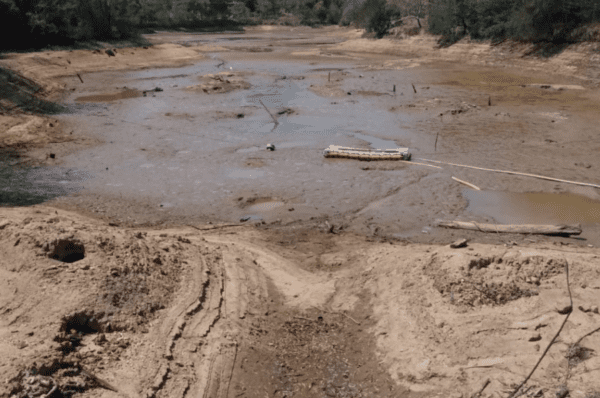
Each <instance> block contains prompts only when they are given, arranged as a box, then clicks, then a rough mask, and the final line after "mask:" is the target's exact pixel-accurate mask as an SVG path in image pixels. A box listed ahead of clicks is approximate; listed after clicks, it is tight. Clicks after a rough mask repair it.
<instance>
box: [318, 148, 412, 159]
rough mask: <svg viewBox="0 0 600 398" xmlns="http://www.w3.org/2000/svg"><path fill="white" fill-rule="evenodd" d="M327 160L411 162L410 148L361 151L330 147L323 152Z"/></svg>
mask: <svg viewBox="0 0 600 398" xmlns="http://www.w3.org/2000/svg"><path fill="white" fill-rule="evenodd" d="M323 156H325V157H326V158H347V159H358V160H410V157H411V154H410V152H408V148H397V149H361V148H348V147H342V146H338V145H329V148H327V149H325V150H324V151H323Z"/></svg>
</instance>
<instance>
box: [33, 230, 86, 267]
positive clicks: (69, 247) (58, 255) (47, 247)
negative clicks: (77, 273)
mask: <svg viewBox="0 0 600 398" xmlns="http://www.w3.org/2000/svg"><path fill="white" fill-rule="evenodd" d="M42 250H43V251H45V252H47V253H48V254H47V255H48V257H49V258H52V259H55V260H58V261H62V262H63V263H74V262H76V261H79V260H82V259H84V258H85V247H84V245H83V242H81V241H80V240H79V239H76V238H74V237H73V236H65V237H60V238H56V239H54V240H52V241H50V242H47V243H45V244H44V245H43V246H42Z"/></svg>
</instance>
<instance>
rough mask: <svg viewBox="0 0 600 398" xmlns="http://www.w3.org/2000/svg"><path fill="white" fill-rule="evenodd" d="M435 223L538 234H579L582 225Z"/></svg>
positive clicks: (487, 230) (486, 230)
mask: <svg viewBox="0 0 600 398" xmlns="http://www.w3.org/2000/svg"><path fill="white" fill-rule="evenodd" d="M435 225H436V226H438V227H445V228H456V229H469V230H472V231H480V232H506V233H513V234H537V235H579V234H581V226H580V225H535V224H509V225H494V224H482V223H476V222H473V221H469V222H465V221H444V220H437V221H436V222H435Z"/></svg>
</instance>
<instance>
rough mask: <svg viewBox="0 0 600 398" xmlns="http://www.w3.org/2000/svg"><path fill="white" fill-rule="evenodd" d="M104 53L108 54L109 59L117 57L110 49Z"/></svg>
mask: <svg viewBox="0 0 600 398" xmlns="http://www.w3.org/2000/svg"><path fill="white" fill-rule="evenodd" d="M104 52H105V53H106V54H108V56H109V57H114V56H115V53H114V52H113V50H110V49H109V50H104Z"/></svg>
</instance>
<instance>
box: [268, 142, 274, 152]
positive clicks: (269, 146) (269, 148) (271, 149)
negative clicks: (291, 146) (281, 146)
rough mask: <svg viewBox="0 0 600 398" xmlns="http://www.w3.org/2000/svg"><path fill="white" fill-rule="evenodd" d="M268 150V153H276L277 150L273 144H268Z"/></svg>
mask: <svg viewBox="0 0 600 398" xmlns="http://www.w3.org/2000/svg"><path fill="white" fill-rule="evenodd" d="M267 150H268V151H274V150H275V145H273V144H267Z"/></svg>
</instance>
